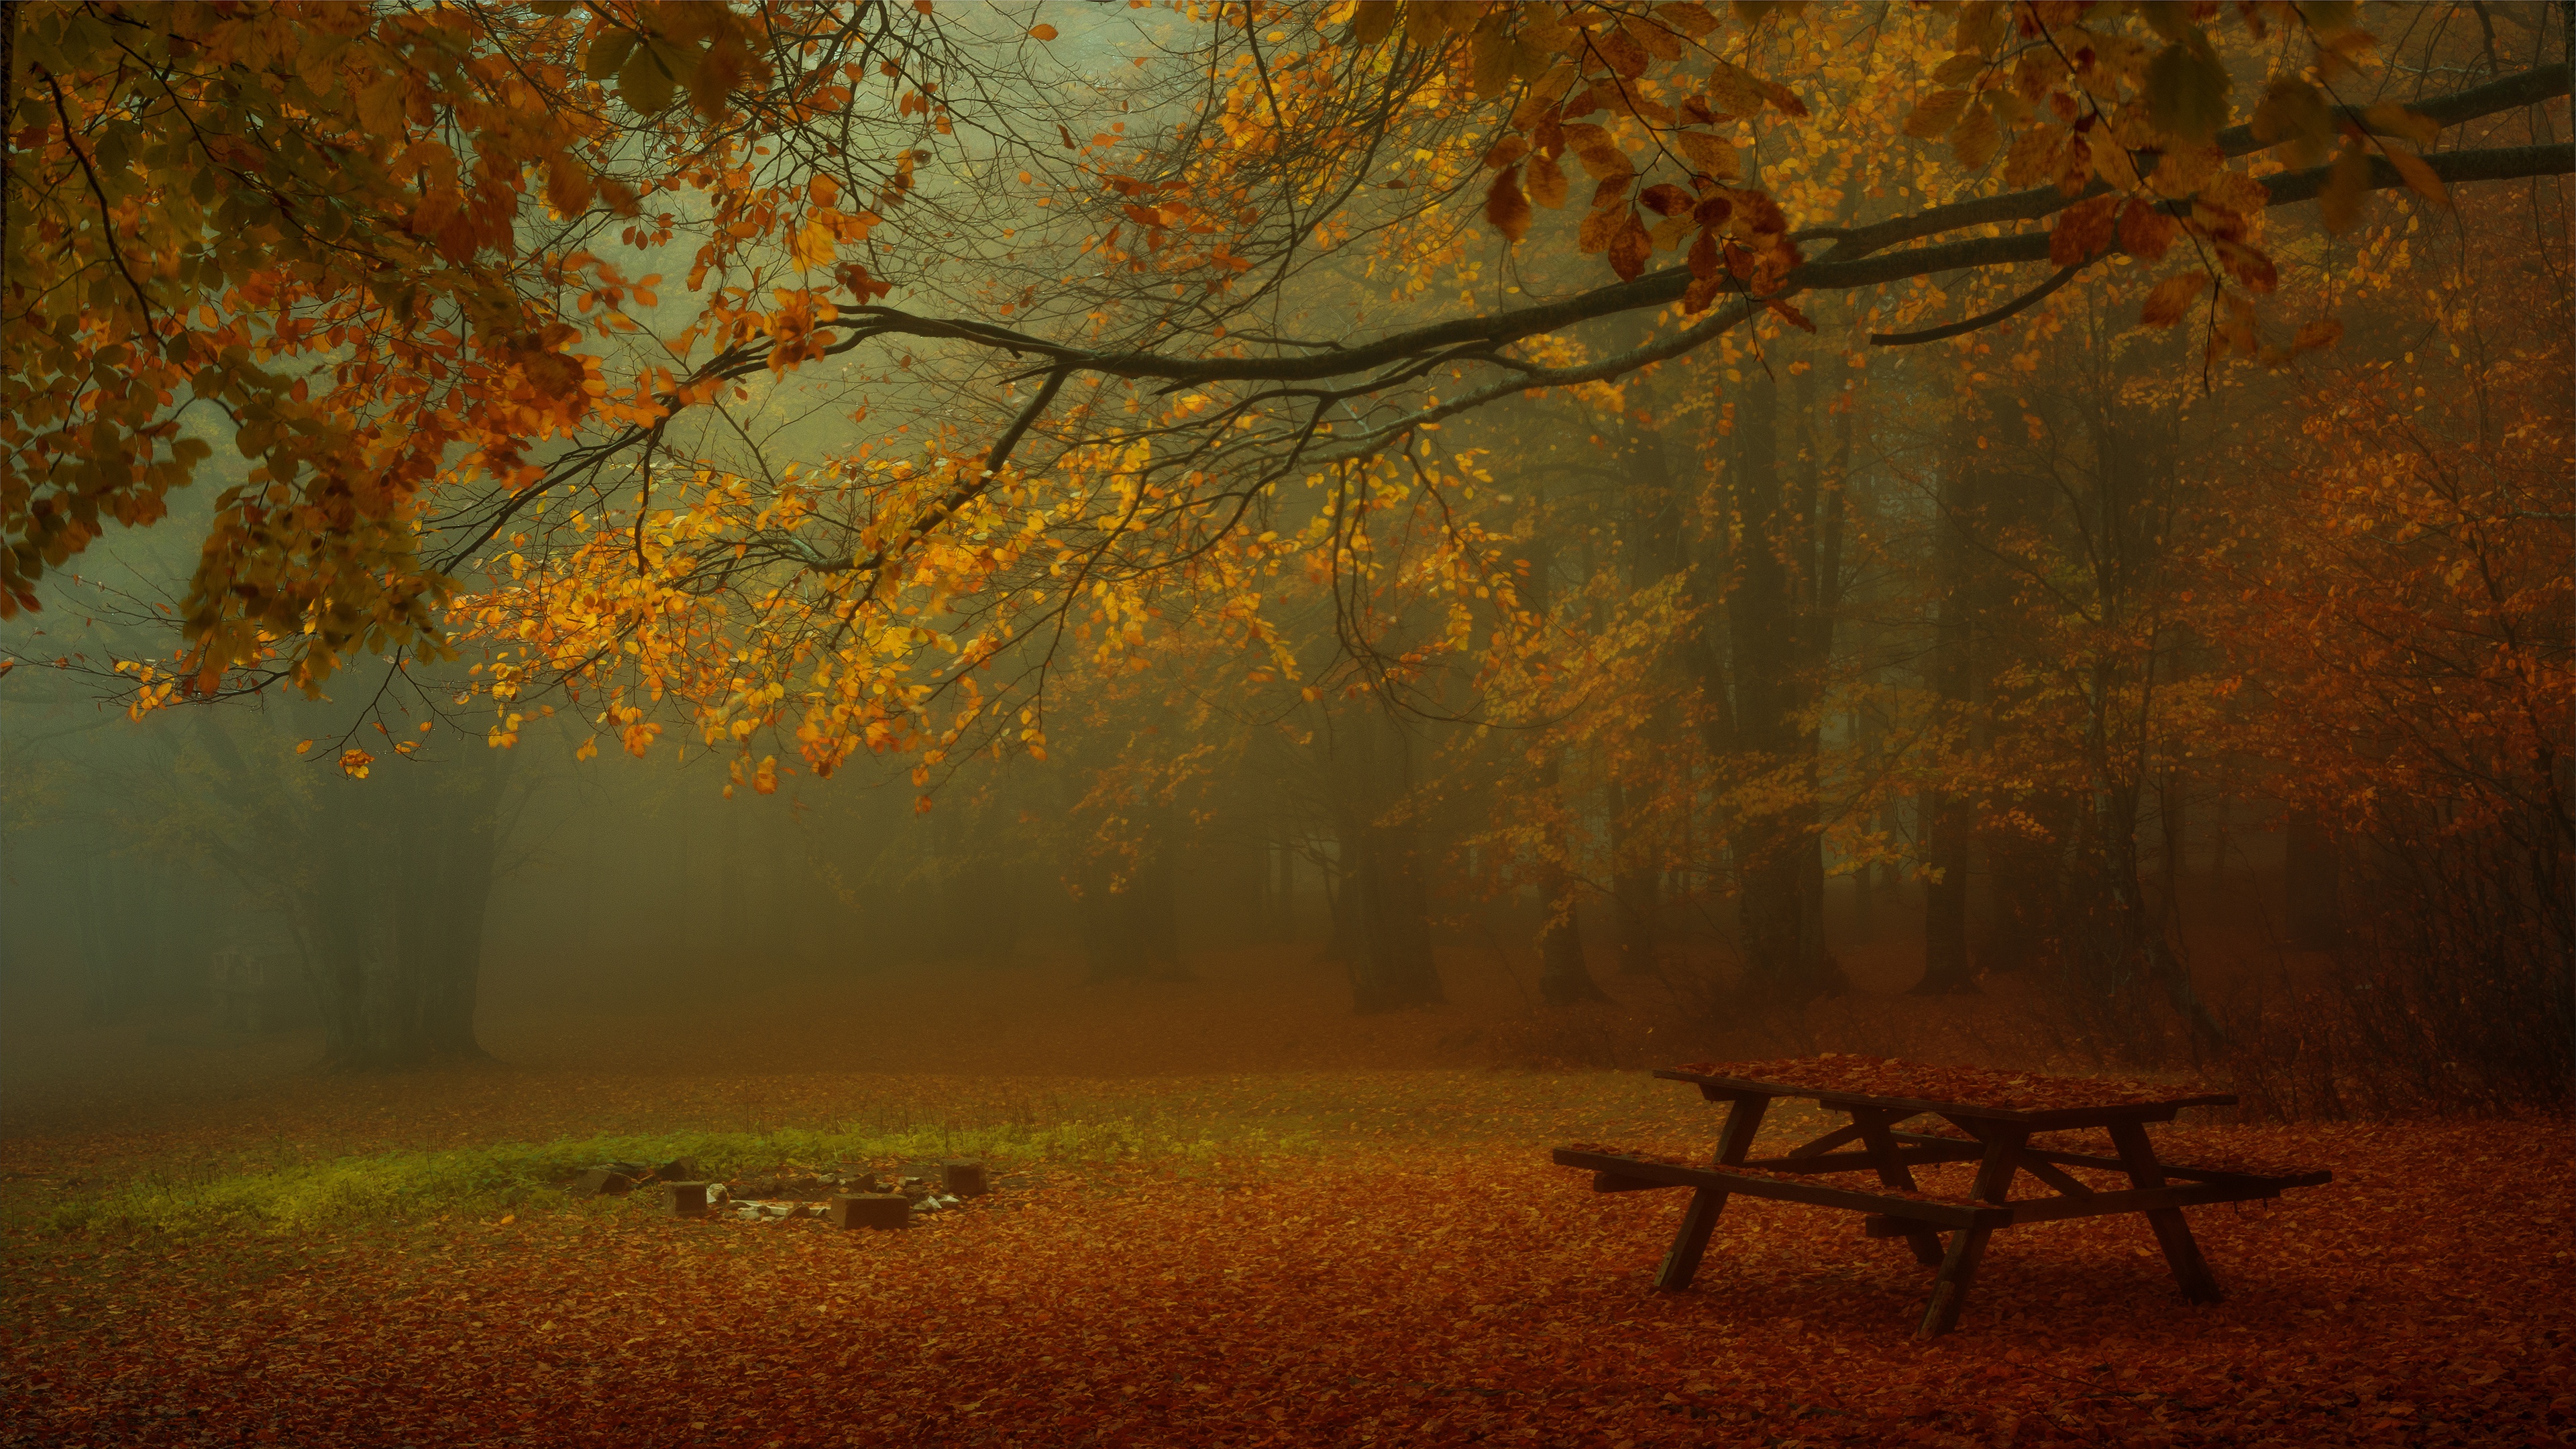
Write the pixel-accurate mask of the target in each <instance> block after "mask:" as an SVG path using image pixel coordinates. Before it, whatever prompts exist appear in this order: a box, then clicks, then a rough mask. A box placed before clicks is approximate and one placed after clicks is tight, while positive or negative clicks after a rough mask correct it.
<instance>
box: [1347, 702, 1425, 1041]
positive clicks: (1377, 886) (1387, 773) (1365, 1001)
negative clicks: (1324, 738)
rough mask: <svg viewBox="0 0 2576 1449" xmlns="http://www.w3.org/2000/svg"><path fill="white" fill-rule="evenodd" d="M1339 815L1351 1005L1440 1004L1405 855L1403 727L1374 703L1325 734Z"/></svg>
mask: <svg viewBox="0 0 2576 1449" xmlns="http://www.w3.org/2000/svg"><path fill="white" fill-rule="evenodd" d="M1332 751H1333V763H1334V766H1335V773H1336V776H1337V781H1336V783H1337V785H1338V787H1339V788H1337V789H1336V791H1335V792H1334V793H1335V802H1334V803H1335V808H1336V811H1337V813H1338V814H1339V815H1340V817H1341V830H1340V834H1341V852H1342V858H1341V864H1342V893H1343V895H1344V896H1345V897H1347V900H1346V901H1345V902H1344V905H1345V909H1346V910H1348V911H1349V912H1350V920H1351V922H1352V926H1353V930H1354V936H1355V939H1354V940H1352V941H1351V942H1350V943H1349V945H1350V946H1351V947H1354V948H1355V949H1350V950H1349V951H1348V954H1346V955H1345V956H1344V957H1343V964H1344V967H1345V968H1346V969H1347V970H1348V971H1349V973H1350V980H1351V1005H1352V1006H1353V1008H1354V1009H1356V1010H1358V1011H1362V1012H1372V1011H1388V1010H1392V1009H1394V1008H1397V1007H1402V1006H1420V1005H1428V1004H1431V1003H1434V1002H1439V1001H1443V1000H1446V999H1447V998H1446V997H1445V995H1444V994H1443V993H1442V991H1441V989H1440V973H1439V970H1438V968H1437V967H1436V966H1435V965H1434V964H1433V961H1432V956H1431V919H1430V917H1431V912H1430V904H1431V903H1430V892H1429V890H1428V889H1427V888H1426V886H1425V883H1424V881H1423V878H1422V873H1421V869H1420V865H1419V863H1418V862H1417V860H1416V859H1415V834H1416V831H1415V827H1414V825H1413V822H1412V819H1411V817H1410V815H1409V814H1407V813H1406V812H1407V810H1408V809H1409V806H1410V802H1409V801H1408V800H1407V799H1406V796H1407V794H1408V791H1409V788H1410V786H1411V784H1412V780H1411V773H1412V772H1411V769H1410V750H1409V745H1408V742H1407V740H1406V739H1405V735H1404V731H1403V730H1402V729H1401V728H1399V727H1398V726H1397V725H1396V723H1395V722H1394V721H1393V720H1392V719H1390V718H1388V717H1387V714H1386V711H1385V710H1384V709H1383V708H1382V707H1380V706H1379V705H1378V704H1377V703H1376V702H1375V701H1374V700H1369V701H1363V702H1361V704H1360V706H1359V707H1357V708H1355V709H1353V710H1351V711H1350V712H1349V713H1348V714H1346V715H1345V716H1344V717H1343V719H1342V720H1341V721H1339V727H1338V728H1336V729H1335V730H1334V732H1333V736H1332Z"/></svg>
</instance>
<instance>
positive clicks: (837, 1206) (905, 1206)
mask: <svg viewBox="0 0 2576 1449" xmlns="http://www.w3.org/2000/svg"><path fill="white" fill-rule="evenodd" d="M827 1216H828V1217H829V1218H830V1219H831V1223H832V1226H834V1227H836V1228H841V1229H845V1230H846V1229H850V1228H899V1227H902V1226H903V1225H904V1224H905V1223H907V1222H909V1221H911V1219H912V1204H911V1203H909V1202H906V1201H904V1199H903V1197H902V1195H901V1194H898V1193H891V1192H845V1193H840V1194H837V1195H835V1196H834V1197H833V1199H832V1202H831V1206H830V1209H829V1212H828V1213H827Z"/></svg>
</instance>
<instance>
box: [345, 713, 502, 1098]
mask: <svg viewBox="0 0 2576 1449" xmlns="http://www.w3.org/2000/svg"><path fill="white" fill-rule="evenodd" d="M496 753H497V752H496ZM513 763H514V762H513V761H512V760H511V759H510V758H508V757H505V756H504V757H497V758H494V757H486V756H482V755H479V754H478V755H476V756H473V757H469V759H468V761H465V762H459V763H456V764H423V765H405V766H401V767H399V768H402V769H407V770H416V771H419V772H421V773H420V774H417V775H413V776H409V777H405V778H401V779H397V780H387V781H378V782H373V783H370V784H368V785H348V786H347V787H346V788H345V789H340V788H335V789H334V793H335V794H336V795H338V797H339V798H337V799H333V800H331V801H329V802H328V803H326V805H325V806H324V819H323V821H322V822H321V824H322V825H323V827H324V828H323V830H322V831H321V832H320V833H319V834H318V836H317V840H318V842H319V843H320V844H321V845H322V847H323V849H324V850H325V851H326V852H327V855H326V858H325V860H324V862H323V864H322V868H321V870H320V871H319V872H318V874H317V878H316V884H317V887H318V890H319V895H320V899H319V901H318V902H317V908H316V910H315V911H314V913H313V918H314V920H315V921H316V924H317V926H318V929H317V931H316V932H315V940H314V946H315V949H316V955H317V957H318V959H317V960H315V961H314V962H312V963H311V967H312V973H313V981H314V986H315V998H316V1004H317V1006H318V1007H319V1008H320V1010H321V1014H322V1023H323V1064H324V1065H325V1066H327V1067H330V1068H333V1069H336V1070H341V1071H381V1070H387V1069H392V1068H399V1067H411V1066H420V1065H425V1064H428V1063H432V1062H441V1061H456V1060H463V1059H471V1058H479V1057H482V1056H484V1055H486V1053H485V1052H484V1050H483V1046H482V1043H481V1042H480V1040H479V1039H478V1038H477V1037H476V1035H475V1031H474V1012H475V1007H476V1004H477V1002H478V1001H479V999H480V995H481V985H482V974H483V930H484V924H485V920H486V918H487V916H488V913H489V910H490V906H491V899H492V888H493V885H494V883H495V878H496V867H497V865H498V859H499V852H500V846H501V839H502V836H503V834H504V833H505V830H506V826H505V822H504V821H503V820H502V819H501V815H500V811H501V804H502V800H503V797H504V794H505V792H506V788H507V785H508V782H509V778H510V772H511V768H512V765H513ZM379 768H382V767H381V766H380V767H379ZM467 771H470V772H471V773H470V774H469V775H467V776H466V778H465V779H464V781H463V788H447V789H441V788H440V787H441V786H442V785H445V786H451V787H453V786H455V785H457V784H458V780H457V776H458V774H459V773H461V772H467ZM433 772H435V773H433ZM344 783H345V782H334V787H337V786H339V785H342V784H344ZM326 788H331V787H326ZM368 790H373V791H375V792H376V793H374V794H372V795H370V794H364V793H361V792H363V791H368Z"/></svg>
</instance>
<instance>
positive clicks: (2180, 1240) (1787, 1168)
mask: <svg viewBox="0 0 2576 1449" xmlns="http://www.w3.org/2000/svg"><path fill="white" fill-rule="evenodd" d="M1655 1075H1656V1076H1658V1077H1661V1078H1664V1079H1666V1080H1669V1081H1676V1082H1689V1083H1692V1084H1694V1085H1696V1086H1697V1087H1698V1088H1699V1090H1700V1095H1701V1096H1702V1097H1704V1098H1706V1099H1707V1100H1709V1101H1711V1102H1724V1103H1726V1104H1727V1112H1726V1122H1725V1125H1724V1127H1723V1128H1722V1129H1721V1130H1720V1131H1719V1133H1718V1142H1717V1153H1716V1157H1715V1160H1714V1161H1712V1162H1710V1163H1709V1164H1708V1165H1706V1166H1701V1165H1698V1164H1696V1163H1693V1162H1691V1161H1688V1160H1685V1159H1679V1158H1673V1157H1668V1156H1663V1155H1660V1154H1656V1153H1651V1152H1639V1151H1632V1150H1628V1149H1623V1148H1618V1147H1603V1146H1598V1145H1592V1144H1582V1143H1578V1144H1576V1145H1574V1146H1572V1147H1561V1148H1558V1149H1557V1150H1556V1152H1555V1153H1554V1157H1555V1160H1556V1161H1557V1162H1558V1163H1559V1164H1560V1165H1562V1166H1566V1167H1577V1168H1588V1169H1590V1170H1591V1172H1592V1174H1593V1177H1592V1187H1593V1190H1594V1191H1596V1192H1636V1191H1645V1190H1653V1189H1658V1188H1674V1187H1687V1188H1689V1189H1691V1199H1690V1205H1689V1206H1688V1207H1686V1208H1684V1209H1683V1210H1682V1221H1681V1227H1680V1229H1679V1231H1677V1232H1676V1233H1675V1234H1674V1235H1673V1246H1672V1251H1671V1252H1670V1253H1668V1254H1667V1255H1665V1258H1664V1264H1663V1267H1662V1269H1661V1270H1660V1271H1659V1272H1658V1273H1657V1274H1656V1275H1655V1286H1656V1287H1657V1288H1661V1289H1664V1290H1666V1291H1670V1292H1678V1291H1680V1290H1682V1289H1684V1288H1688V1287H1689V1286H1690V1284H1691V1279H1692V1278H1693V1276H1695V1275H1696V1274H1697V1273H1698V1271H1699V1264H1700V1257H1701V1255H1702V1254H1703V1253H1705V1252H1706V1251H1707V1250H1708V1240H1709V1234H1710V1232H1711V1231H1712V1230H1714V1229H1715V1228H1716V1226H1717V1218H1718V1214H1719V1213H1720V1212H1722V1211H1724V1210H1725V1207H1726V1199H1727V1197H1728V1196H1729V1195H1730V1194H1733V1193H1743V1194H1746V1195H1748V1196H1752V1197H1765V1198H1773V1199H1777V1200H1780V1201H1783V1202H1800V1203H1810V1204H1814V1205H1816V1206H1819V1207H1835V1208H1849V1209H1851V1210H1853V1211H1856V1212H1860V1213H1864V1214H1866V1215H1867V1216H1866V1217H1865V1218H1864V1220H1863V1223H1862V1227H1863V1231H1865V1232H1866V1233H1867V1234H1868V1235H1869V1236H1871V1237H1874V1238H1903V1239H1904V1240H1905V1241H1906V1242H1907V1243H1908V1244H1909V1245H1911V1246H1912V1248H1913V1250H1914V1255H1915V1258H1916V1260H1917V1261H1919V1262H1920V1263H1922V1264H1923V1265H1925V1266H1927V1267H1937V1268H1938V1269H1939V1270H1940V1271H1939V1272H1938V1273H1936V1274H1935V1275H1934V1277H1933V1280H1932V1295H1931V1298H1930V1299H1929V1300H1928V1301H1927V1302H1926V1303H1925V1305H1924V1309H1923V1322H1922V1326H1921V1327H1920V1329H1918V1330H1917V1336H1918V1337H1923V1338H1930V1337H1933V1336H1935V1335H1938V1334H1942V1333H1946V1332H1948V1331H1949V1330H1950V1329H1951V1328H1953V1327H1955V1326H1957V1324H1958V1321H1959V1310H1960V1308H1961V1307H1962V1306H1963V1305H1964V1304H1965V1303H1966V1301H1967V1297H1968V1289H1969V1287H1970V1285H1971V1284H1972V1283H1973V1282H1974V1280H1975V1278H1976V1274H1977V1265H1978V1263H1979V1262H1980V1261H1981V1260H1982V1259H1983V1258H1984V1256H1985V1251H1986V1240H1987V1239H1988V1238H1989V1237H1991V1236H1993V1234H1994V1232H1995V1230H1996V1229H1998V1228H2008V1227H2016V1226H2019V1225H2021V1224H2023V1223H2041V1222H2056V1221H2060V1220H2063V1219H2067V1218H2089V1217H2100V1216H2103V1215H2106V1214H2110V1213H2143V1214H2145V1215H2146V1219H2147V1225H2148V1226H2149V1227H2150V1228H2152V1229H2153V1230H2154V1232H2155V1235H2156V1242H2157V1243H2158V1244H2159V1245H2160V1246H2162V1247H2163V1249H2164V1255H2165V1262H2166V1263H2167V1264H2168V1265H2169V1266H2171V1267H2172V1269H2173V1275H2174V1281H2175V1282H2176V1283H2178V1284H2180V1285H2181V1288H2182V1293H2183V1296H2184V1297H2185V1298H2186V1299H2189V1300H2190V1301H2192V1302H2195V1303H2215V1302H2217V1301H2218V1299H2219V1292H2218V1281H2217V1279H2216V1278H2214V1277H2213V1276H2212V1275H2211V1274H2210V1271H2209V1264H2208V1263H2207V1262H2205V1261H2204V1260H2203V1259H2202V1258H2201V1255H2200V1247H2199V1245H2198V1244H2196V1243H2194V1242H2193V1241H2192V1236H2191V1228H2190V1225H2189V1224H2187V1223H2185V1222H2184V1221H2183V1215H2182V1210H2183V1209H2184V1208H2186V1207H2195V1206H2199V1205H2201V1204H2204V1203H2218V1202H2246V1201H2250V1200H2253V1199H2258V1198H2274V1197H2278V1196H2279V1195H2280V1194H2281V1192H2282V1190H2283V1189H2285V1188H2292V1187H2311V1186H2315V1185H2317V1184H2319V1183H2324V1182H2330V1181H2332V1180H2333V1174H2332V1173H2327V1172H2297V1171H2279V1170H2256V1169H2252V1168H2248V1167H2245V1166H2242V1165H2238V1164H2227V1163H2221V1164H2199V1165H2194V1164H2187V1163H2175V1162H2164V1161H2160V1160H2158V1158H2157V1156H2156V1152H2155V1146H2154V1144H2153V1142H2152V1141H2150V1140H2149V1138H2148V1136H2147V1131H2146V1124H2147V1123H2150V1122H2170V1121H2172V1120H2173V1119H2174V1114H2175V1113H2177V1112H2180V1111H2181V1110H2182V1109H2183V1108H2185V1107H2222V1106H2233V1105H2234V1104H2235V1102H2236V1098H2235V1097H2234V1096H2233V1095H2231V1094H2227V1093H2217V1092H2202V1091H2196V1090H2192V1089H2189V1088H2177V1087H2168V1086H2161V1085H2157V1084H2155V1083H2150V1082H2130V1081H2117V1080H2109V1079H2097V1078H2085V1077H2044V1076H2032V1075H2028V1074H2022V1073H2009V1072H1993V1071H1984V1070H1981V1069H1976V1068H1963V1067H1932V1066H1925V1065H1922V1064H1919V1063H1914V1062H1901V1061H1891V1060H1887V1059H1885V1058H1878V1057H1861V1056H1842V1055H1836V1054H1830V1053H1829V1054H1826V1055H1823V1056H1817V1057H1801V1058H1795V1059H1791V1060H1787V1061H1773V1062H1746V1063H1728V1064H1714V1063H1705V1062H1703V1063H1699V1064H1696V1065H1692V1066H1685V1067H1674V1068H1669V1069H1666V1070H1662V1071H1658V1072H1656V1073H1655ZM1782 1097H1789V1098H1806V1099H1811V1100H1813V1101H1815V1102H1817V1103H1819V1104H1820V1105H1822V1106H1824V1107H1826V1108H1828V1109H1831V1110H1835V1111H1840V1112H1844V1113H1847V1114H1849V1115H1850V1117H1851V1121H1850V1123H1849V1124H1848V1125H1846V1126H1842V1127H1838V1128H1835V1129H1834V1130H1833V1131H1831V1132H1827V1133H1826V1134H1824V1135H1823V1136H1821V1137H1818V1138H1816V1139H1815V1140H1814V1141H1812V1142H1808V1143H1805V1144H1803V1145H1801V1146H1798V1147H1795V1148H1792V1149H1790V1151H1789V1152H1788V1153H1787V1154H1786V1155H1784V1156H1779V1157H1764V1158H1755V1159H1752V1160H1747V1158H1748V1154H1749V1153H1750V1151H1751V1149H1752V1147H1753V1137H1754V1134H1755V1133H1756V1132H1757V1131H1759V1130H1760V1129H1761V1126H1762V1117H1763V1114H1764V1112H1766V1111H1767V1110H1768V1109H1769V1107H1770V1105H1771V1103H1772V1102H1773V1101H1774V1100H1775V1099H1777V1098H1782ZM1924 1116H1931V1117H1935V1118H1938V1119H1939V1122H1938V1123H1937V1124H1921V1130H1914V1131H1900V1130H1898V1124H1900V1123H1905V1122H1909V1121H1911V1120H1912V1119H1914V1118H1918V1117H1924ZM2086 1131H2104V1132H2108V1133H2109V1135H2110V1141H2109V1144H2108V1148H2109V1151H2108V1153H2107V1154H2106V1153H2104V1152H2103V1151H2101V1150H2099V1149H2098V1148H2097V1147H2095V1146H2094V1145H2093V1144H2090V1143H2087V1142H2085V1141H2083V1140H2081V1139H2078V1138H2074V1137H2072V1136H2071V1135H2070V1134H2075V1133H2081V1132H2086ZM2042 1133H2046V1134H2049V1135H2048V1136H2046V1137H2044V1138H2043V1137H2040V1136H2039V1135H2038V1134H2042ZM2088 1149H2089V1150H2088ZM1944 1162H1974V1163H1975V1164H1977V1172H1976V1180H1975V1183H1974V1185H1973V1186H1972V1187H1970V1188H1969V1190H1968V1193H1967V1195H1966V1196H1964V1197H1961V1196H1956V1195H1949V1194H1942V1193H1935V1192H1926V1191H1924V1190H1923V1189H1921V1188H1920V1187H1918V1186H1917V1185H1916V1182H1915V1179H1914V1173H1913V1169H1914V1168H1917V1167H1922V1166H1925V1165H1927V1164H1932V1163H1944ZM2069 1168H2079V1169H2084V1170H2087V1171H2094V1172H2108V1173H2116V1174H2119V1175H2121V1176H2123V1177H2125V1178H2126V1180H2127V1182H2128V1187H2127V1188H2126V1190H2117V1189H2111V1188H2103V1187H2096V1186H2095V1185H2093V1184H2089V1183H2087V1182H2085V1181H2083V1180H2082V1179H2081V1178H2079V1177H2077V1176H2076V1175H2075V1174H2074V1173H2073V1172H2070V1171H2068V1169H2069ZM1847 1173H1868V1174H1872V1175H1873V1176H1875V1178H1876V1179H1877V1183H1876V1187H1875V1188H1874V1189H1873V1188H1869V1187H1866V1186H1847V1185H1841V1184H1836V1183H1832V1182H1829V1181H1824V1180H1821V1179H1829V1178H1832V1177H1834V1176H1836V1175H1838V1174H1847ZM2024 1174H2027V1175H2028V1176H2029V1177H2031V1178H2033V1179H2035V1180H2036V1181H2037V1182H2038V1183H2040V1184H2041V1185H2043V1186H2045V1187H2046V1188H2048V1189H2050V1191H2049V1192H2048V1193H2047V1194H2046V1195H2044V1196H2035V1197H2025V1198H2019V1199H2016V1198H2014V1197H2013V1196H2012V1188H2013V1185H2014V1182H2015V1179H2016V1178H2017V1177H2019V1176H2021V1175H2024ZM1945 1233H1946V1234H1947V1235H1948V1238H1947V1241H1946V1242H1945V1241H1944V1239H1943V1235H1944V1234H1945Z"/></svg>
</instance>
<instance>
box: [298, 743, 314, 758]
mask: <svg viewBox="0 0 2576 1449" xmlns="http://www.w3.org/2000/svg"><path fill="white" fill-rule="evenodd" d="M312 752H313V742H312V741H311V740H300V741H298V742H297V743H296V746H295V753H297V754H299V755H306V754H311V753H312Z"/></svg>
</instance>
